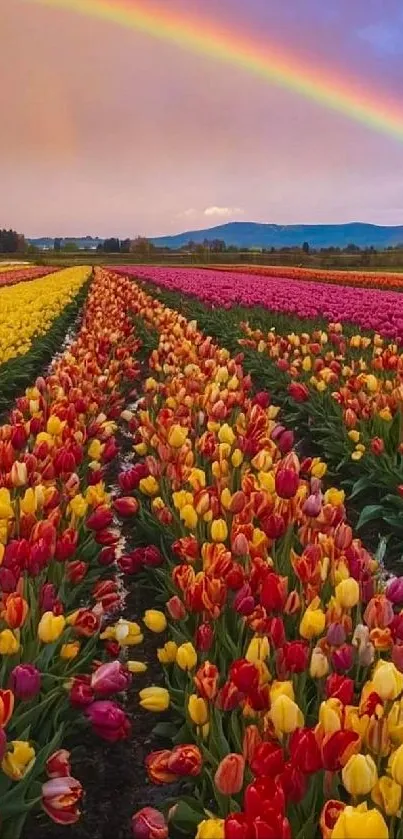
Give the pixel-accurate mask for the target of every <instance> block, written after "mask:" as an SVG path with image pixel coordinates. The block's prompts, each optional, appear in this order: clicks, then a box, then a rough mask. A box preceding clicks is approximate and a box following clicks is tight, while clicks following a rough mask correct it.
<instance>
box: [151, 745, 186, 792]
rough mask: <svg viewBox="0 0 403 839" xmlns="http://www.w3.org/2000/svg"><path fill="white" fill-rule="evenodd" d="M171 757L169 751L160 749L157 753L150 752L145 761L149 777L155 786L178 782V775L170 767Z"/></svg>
mask: <svg viewBox="0 0 403 839" xmlns="http://www.w3.org/2000/svg"><path fill="white" fill-rule="evenodd" d="M170 757H171V752H170V750H169V749H160V750H159V751H157V752H150V754H148V755H147V757H146V760H145V765H146V770H147V775H148V777H149V779H150V781H152V782H153V784H172V783H173V781H177V780H178V775H176V774H175V773H174V772H172V771H171V770H170V769H169V767H168V761H169V758H170Z"/></svg>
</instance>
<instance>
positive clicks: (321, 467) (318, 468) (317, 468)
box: [311, 458, 327, 478]
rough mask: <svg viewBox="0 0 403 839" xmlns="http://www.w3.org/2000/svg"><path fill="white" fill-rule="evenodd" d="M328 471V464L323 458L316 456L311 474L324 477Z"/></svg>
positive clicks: (315, 476)
mask: <svg viewBox="0 0 403 839" xmlns="http://www.w3.org/2000/svg"><path fill="white" fill-rule="evenodd" d="M326 472H327V464H326V463H323V460H319V458H314V460H313V463H312V466H311V475H313V477H314V478H323V477H324V475H326Z"/></svg>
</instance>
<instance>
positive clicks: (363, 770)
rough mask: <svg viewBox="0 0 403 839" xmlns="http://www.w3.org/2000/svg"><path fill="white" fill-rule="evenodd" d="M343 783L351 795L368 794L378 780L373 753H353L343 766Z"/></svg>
mask: <svg viewBox="0 0 403 839" xmlns="http://www.w3.org/2000/svg"><path fill="white" fill-rule="evenodd" d="M341 776H342V780H343V784H344V786H345V788H346V790H347V792H349V793H350V795H354V796H357V795H368V794H369V793H370V792H371V790H372V788H373V787H374V786H375V784H376V782H377V780H378V772H377V769H376V765H375V762H374V760H373V759H372V757H371V755H361V754H358V755H352V756H351V757H350V758H349V760H348V761H347V763H346V765H345V766H344V767H343V770H342V773H341Z"/></svg>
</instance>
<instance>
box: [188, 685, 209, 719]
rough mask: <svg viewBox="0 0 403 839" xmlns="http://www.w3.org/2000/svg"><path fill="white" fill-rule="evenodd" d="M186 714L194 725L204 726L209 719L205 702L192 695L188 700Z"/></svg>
mask: <svg viewBox="0 0 403 839" xmlns="http://www.w3.org/2000/svg"><path fill="white" fill-rule="evenodd" d="M188 713H189V717H190V719H191V720H192V722H194V723H195V725H200V726H202V725H206V723H207V722H208V719H209V713H208V705H207V702H206V700H205V699H202V698H201V697H199V696H197V695H196V694H195V693H192V694H191V696H189V700H188Z"/></svg>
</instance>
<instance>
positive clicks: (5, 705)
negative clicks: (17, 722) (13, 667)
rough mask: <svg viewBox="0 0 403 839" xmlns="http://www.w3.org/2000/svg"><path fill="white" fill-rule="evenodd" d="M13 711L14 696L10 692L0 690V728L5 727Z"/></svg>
mask: <svg viewBox="0 0 403 839" xmlns="http://www.w3.org/2000/svg"><path fill="white" fill-rule="evenodd" d="M13 710H14V694H13V692H12V690H1V689H0V726H1V727H4V728H5V727H6V725H7V723H8V722H9V721H10V719H11V717H12V713H13Z"/></svg>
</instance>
